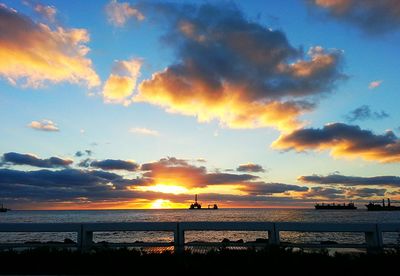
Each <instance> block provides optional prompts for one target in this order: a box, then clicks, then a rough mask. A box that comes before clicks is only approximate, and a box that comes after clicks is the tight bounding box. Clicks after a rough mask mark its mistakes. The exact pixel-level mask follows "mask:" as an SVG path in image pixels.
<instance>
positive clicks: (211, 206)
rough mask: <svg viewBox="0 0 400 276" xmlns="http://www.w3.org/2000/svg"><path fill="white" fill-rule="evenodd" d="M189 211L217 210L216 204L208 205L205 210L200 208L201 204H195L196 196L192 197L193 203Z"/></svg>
mask: <svg viewBox="0 0 400 276" xmlns="http://www.w3.org/2000/svg"><path fill="white" fill-rule="evenodd" d="M189 209H190V210H209V209H211V210H217V209H218V205H217V204H213V205H212V204H209V205H208V206H207V208H203V209H202V208H201V204H200V203H198V202H197V195H195V196H194V203H192V204H190V207H189Z"/></svg>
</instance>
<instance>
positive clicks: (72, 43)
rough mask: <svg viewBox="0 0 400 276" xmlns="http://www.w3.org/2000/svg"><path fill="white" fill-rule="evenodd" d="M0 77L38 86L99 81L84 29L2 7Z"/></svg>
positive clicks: (94, 84) (17, 82)
mask: <svg viewBox="0 0 400 276" xmlns="http://www.w3.org/2000/svg"><path fill="white" fill-rule="evenodd" d="M0 33H1V37H0V76H2V77H3V78H5V79H6V80H8V81H9V82H10V83H12V84H14V85H17V84H22V85H23V86H30V87H39V86H42V85H43V84H44V83H45V82H51V83H59V82H63V81H66V82H70V83H84V84H86V85H87V86H88V87H93V86H97V85H99V84H100V80H99V77H98V76H97V74H96V72H95V71H94V70H93V68H92V62H91V60H90V59H88V58H87V57H86V55H87V53H88V52H89V48H88V47H87V46H86V45H85V44H86V43H87V42H89V35H88V33H87V31H86V30H85V29H65V28H63V27H56V28H51V27H50V26H48V25H46V24H43V23H36V22H34V21H32V20H31V19H30V18H28V17H27V16H24V15H22V14H20V13H18V12H16V11H14V10H12V9H9V8H7V7H5V6H4V5H1V6H0Z"/></svg>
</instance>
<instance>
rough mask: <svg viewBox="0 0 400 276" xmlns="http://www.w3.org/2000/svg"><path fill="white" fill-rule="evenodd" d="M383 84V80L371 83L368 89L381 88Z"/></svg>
mask: <svg viewBox="0 0 400 276" xmlns="http://www.w3.org/2000/svg"><path fill="white" fill-rule="evenodd" d="M382 82H383V81H382V80H376V81H371V82H370V83H369V85H368V88H369V89H375V88H378V87H379V86H381V84H382Z"/></svg>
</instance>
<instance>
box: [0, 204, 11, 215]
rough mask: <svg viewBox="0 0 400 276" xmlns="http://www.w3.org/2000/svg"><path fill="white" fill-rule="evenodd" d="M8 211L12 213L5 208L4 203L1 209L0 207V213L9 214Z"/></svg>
mask: <svg viewBox="0 0 400 276" xmlns="http://www.w3.org/2000/svg"><path fill="white" fill-rule="evenodd" d="M7 211H10V209H8V208H5V207H4V206H3V203H2V204H1V207H0V212H1V213H5V212H7Z"/></svg>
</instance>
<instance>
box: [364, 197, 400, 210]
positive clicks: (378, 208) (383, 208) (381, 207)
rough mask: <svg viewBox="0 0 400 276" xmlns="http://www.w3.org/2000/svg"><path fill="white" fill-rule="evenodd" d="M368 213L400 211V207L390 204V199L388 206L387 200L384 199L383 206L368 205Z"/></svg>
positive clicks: (372, 203)
mask: <svg viewBox="0 0 400 276" xmlns="http://www.w3.org/2000/svg"><path fill="white" fill-rule="evenodd" d="M365 207H367V209H368V211H400V206H394V205H391V203H390V198H388V199H387V205H386V204H385V199H382V204H379V203H375V202H370V203H368V204H367V205H365Z"/></svg>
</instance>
